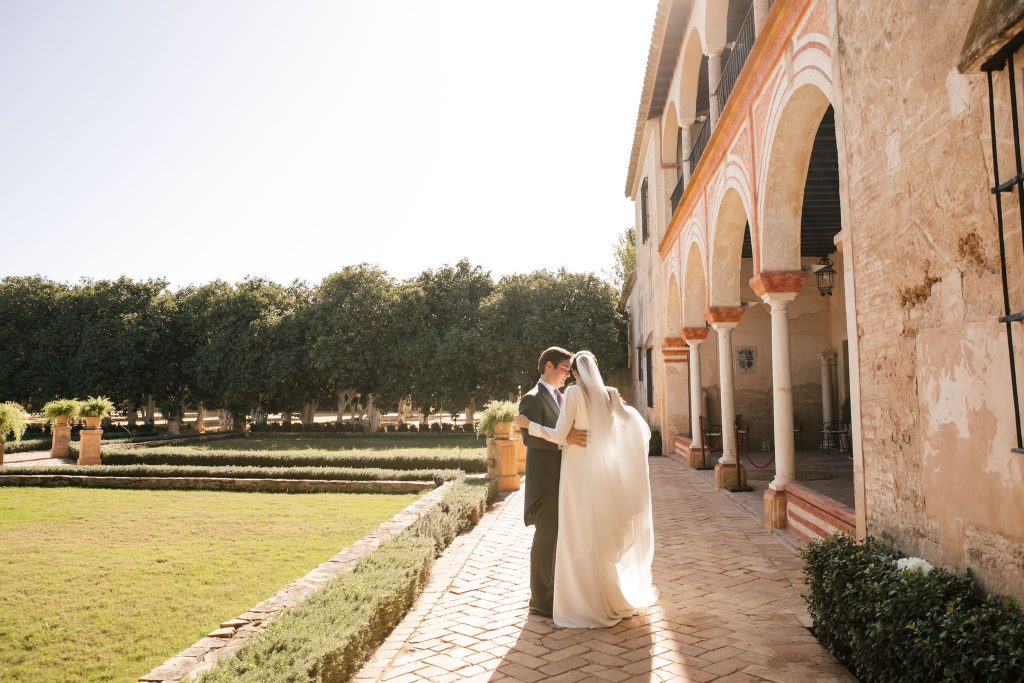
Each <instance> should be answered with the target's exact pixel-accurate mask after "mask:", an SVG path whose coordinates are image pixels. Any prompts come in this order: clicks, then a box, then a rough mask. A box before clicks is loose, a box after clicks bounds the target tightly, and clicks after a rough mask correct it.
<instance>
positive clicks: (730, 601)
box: [355, 458, 855, 683]
mask: <svg viewBox="0 0 1024 683" xmlns="http://www.w3.org/2000/svg"><path fill="white" fill-rule="evenodd" d="M650 463H651V480H652V488H653V496H654V514H655V537H656V541H657V551H656V553H655V562H654V572H655V582H656V584H657V585H658V587H659V588H660V589H661V599H660V601H659V604H658V605H657V606H655V607H654V608H652V609H651V610H649V611H648V613H647V614H646V615H643V616H638V617H634V618H632V619H629V620H627V621H623V622H621V623H619V624H618V625H617V626H615V627H613V628H608V629H594V630H587V629H559V628H556V627H555V626H554V624H552V622H551V620H550V619H545V618H542V617H538V616H536V615H528V614H527V609H526V604H527V599H528V597H529V578H528V577H529V573H528V564H529V547H530V539H531V536H532V533H533V530H532V527H531V528H527V527H524V526H523V524H522V491H519V492H516V493H513V494H511V495H510V496H508V497H507V498H506V499H505V500H503V501H501V502H499V503H498V504H497V505H496V506H495V508H494V510H493V511H492V512H490V513H489V514H488V515H486V516H485V517H484V519H483V521H482V522H481V523H480V525H479V526H477V528H476V529H474V530H473V531H472V532H471V533H469V534H467V535H465V536H462V537H460V538H458V539H456V541H455V543H453V544H452V545H451V546H450V547H449V549H448V550H447V551H446V552H445V554H444V556H443V557H442V558H441V559H440V560H439V561H438V563H437V564H436V565H435V567H434V571H433V575H432V578H431V581H430V584H429V585H428V586H427V589H426V591H425V592H424V594H423V595H422V596H421V597H420V599H419V601H418V602H417V603H416V605H415V606H414V607H413V610H412V611H411V612H410V613H409V614H408V615H407V616H406V618H405V619H404V620H403V621H402V623H401V624H400V625H399V626H398V628H397V629H395V631H394V633H392V635H391V636H390V637H389V638H388V639H387V640H386V641H385V643H384V644H383V645H382V646H381V648H380V649H379V650H378V652H377V654H376V656H375V657H374V659H372V660H371V661H370V662H369V663H367V665H366V666H365V667H364V668H363V670H362V671H360V672H359V674H358V675H357V676H356V678H355V680H356V681H359V682H361V683H367V682H369V681H387V682H388V683H413V682H414V681H431V682H432V683H446V682H447V681H481V682H482V681H526V682H527V683H532V682H533V681H584V680H594V681H712V680H720V681H756V680H769V681H854V680H855V679H854V678H853V677H852V676H851V675H850V674H849V673H848V672H847V671H846V669H844V668H843V667H842V666H841V665H840V664H839V663H838V662H836V661H835V659H833V657H832V656H831V655H830V654H828V653H827V652H826V651H825V649H824V648H822V647H821V646H820V645H819V644H818V643H817V641H815V640H814V637H813V636H811V634H810V632H809V631H808V630H807V629H806V628H805V626H806V625H808V624H809V619H808V617H807V613H806V610H805V608H804V605H803V602H802V599H801V597H800V590H801V588H802V580H801V573H800V566H801V564H800V559H799V558H798V557H797V556H796V555H795V554H794V553H793V551H792V550H791V549H789V548H788V547H786V546H785V545H783V544H782V543H781V542H780V541H779V540H778V539H777V538H776V537H775V536H773V535H772V534H770V533H767V532H765V531H764V530H762V528H761V526H760V524H759V522H758V521H756V520H755V519H753V518H752V517H751V516H750V515H749V514H748V513H747V512H745V511H744V510H742V509H741V508H740V507H739V506H737V505H736V504H735V503H734V502H732V500H730V499H729V497H728V496H726V495H723V494H721V493H718V492H716V491H714V489H713V488H712V487H711V486H710V485H708V483H707V482H705V481H704V480H703V479H701V478H700V477H698V476H697V474H696V473H695V472H694V471H692V470H689V469H687V468H686V467H685V466H683V465H680V464H679V463H678V462H675V461H673V460H670V459H669V458H653V459H651V461H650Z"/></svg>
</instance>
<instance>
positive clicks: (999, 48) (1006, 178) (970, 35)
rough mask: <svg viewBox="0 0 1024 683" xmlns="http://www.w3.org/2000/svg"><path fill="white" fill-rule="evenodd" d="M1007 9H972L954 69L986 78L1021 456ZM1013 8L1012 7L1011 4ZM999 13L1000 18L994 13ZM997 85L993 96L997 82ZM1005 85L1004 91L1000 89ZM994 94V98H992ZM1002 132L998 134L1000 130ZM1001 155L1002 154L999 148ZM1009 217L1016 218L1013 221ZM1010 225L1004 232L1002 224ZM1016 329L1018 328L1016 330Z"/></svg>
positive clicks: (1022, 207) (1023, 202) (1016, 140)
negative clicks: (1000, 119) (1008, 202)
mask: <svg viewBox="0 0 1024 683" xmlns="http://www.w3.org/2000/svg"><path fill="white" fill-rule="evenodd" d="M1003 4H1005V5H1006V7H1010V6H1011V3H993V2H979V3H977V7H976V8H975V12H974V18H973V19H972V21H971V25H970V27H969V28H968V30H967V37H966V38H965V39H964V47H963V51H962V52H961V53H960V61H959V63H958V65H957V66H958V68H959V70H960V72H961V73H969V72H973V71H978V70H980V71H982V72H984V73H985V75H986V76H987V78H988V115H989V128H990V131H991V136H992V179H993V185H992V189H991V192H992V194H993V195H994V197H995V203H996V229H997V234H998V238H999V262H1000V266H1001V270H1002V285H1003V287H1002V290H1003V291H1002V295H1003V315H1002V316H1000V317H999V322H1000V323H1002V324H1003V325H1005V326H1006V344H1007V347H1008V351H1009V355H1010V373H1009V374H1010V377H1009V380H1010V390H1011V392H1012V394H1013V412H1014V415H1013V417H1014V420H1015V422H1016V427H1017V447H1016V448H1014V449H1013V452H1014V453H1020V454H1022V455H1024V435H1022V433H1021V412H1020V396H1019V387H1018V378H1017V367H1016V359H1015V357H1014V356H1015V353H1016V351H1015V347H1014V344H1013V333H1014V329H1015V327H1018V326H1019V325H1020V323H1021V322H1024V310H1017V311H1016V312H1015V311H1014V310H1013V309H1014V308H1019V303H1015V302H1013V300H1011V297H1010V291H1011V290H1010V283H1013V284H1017V283H1019V282H1020V281H1021V279H1020V274H1019V273H1016V274H1008V273H1007V262H1006V259H1007V254H1019V253H1020V251H1019V247H1018V246H1017V244H1016V240H1008V239H1007V237H1008V235H1009V236H1011V237H1012V235H1013V233H1015V232H1017V233H1018V234H1020V236H1021V239H1022V240H1024V233H1021V232H1020V230H1021V228H1024V162H1022V160H1021V146H1020V143H1021V138H1020V120H1019V113H1018V109H1019V107H1018V104H1017V103H1018V101H1019V100H1018V97H1017V77H1018V73H1017V71H1018V69H1017V67H1016V66H1014V57H1015V56H1019V55H1015V54H1014V53H1015V52H1017V51H1018V50H1020V49H1021V46H1022V45H1024V32H1021V31H1020V28H1019V26H1018V16H1019V12H1018V11H1017V9H1018V8H1016V7H1014V10H1013V11H1006V8H1004V7H1003ZM1013 4H1014V5H1016V3H1013ZM994 7H998V8H999V9H1000V11H999V12H993V11H992V10H993V8H994ZM997 78H998V80H999V81H1002V82H1001V83H1000V84H999V89H998V91H997V90H996V85H995V82H996V80H997ZM1004 83H1005V85H1003V84H1004ZM997 93H998V94H997ZM997 98H998V99H999V103H1001V104H1002V105H1003V106H1004V107H1006V108H1007V109H1009V112H1010V117H1011V126H1010V130H1006V125H1005V124H1003V125H1002V126H997V125H996V123H997V116H996V111H997V109H998V108H999V107H998V104H999V103H997ZM1000 128H1001V129H1000ZM999 140H1003V141H1004V144H1005V141H1006V140H1010V141H1011V142H1012V147H1011V148H1010V150H1011V154H1009V155H1007V156H1009V157H1011V159H1010V161H1011V162H1012V163H1007V160H1006V159H1005V158H1004V160H1003V168H1002V169H1001V168H1000V165H999V144H1000V143H999V142H998V141H999ZM1004 149H1005V148H1004ZM1004 194H1006V195H1009V196H1010V197H1013V195H1016V196H1017V211H1016V212H1013V211H1012V209H1011V210H1008V211H1007V214H1006V215H1004V214H1003V195H1004ZM1013 213H1018V214H1019V215H1018V216H1017V217H1016V218H1014V217H1013ZM1007 222H1009V223H1010V225H1009V226H1007V225H1006V223H1007ZM1018 329H1019V327H1018Z"/></svg>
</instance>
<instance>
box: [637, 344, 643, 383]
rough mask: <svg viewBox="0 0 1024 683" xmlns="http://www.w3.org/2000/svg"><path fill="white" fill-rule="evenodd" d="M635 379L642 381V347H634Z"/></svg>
mask: <svg viewBox="0 0 1024 683" xmlns="http://www.w3.org/2000/svg"><path fill="white" fill-rule="evenodd" d="M636 381H637V382H643V381H644V347H642V346H638V347H636Z"/></svg>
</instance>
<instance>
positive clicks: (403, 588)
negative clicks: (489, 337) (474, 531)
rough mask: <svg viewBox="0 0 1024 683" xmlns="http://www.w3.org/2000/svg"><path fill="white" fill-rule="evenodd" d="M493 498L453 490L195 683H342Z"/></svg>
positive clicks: (490, 491)
mask: <svg viewBox="0 0 1024 683" xmlns="http://www.w3.org/2000/svg"><path fill="white" fill-rule="evenodd" d="M496 494H497V487H496V486H495V482H494V481H493V480H483V481H473V482H468V481H460V482H458V483H456V484H455V485H454V486H453V487H452V489H451V490H450V491H448V493H447V494H446V495H445V497H444V498H443V500H442V503H441V505H440V506H439V507H438V508H435V509H434V510H433V511H432V512H431V513H429V514H428V515H426V516H424V517H423V518H421V519H420V520H419V521H418V522H417V523H416V524H414V525H413V526H412V527H410V528H409V529H408V530H407V531H405V532H403V533H402V534H399V535H398V536H397V537H395V538H394V539H393V540H391V541H389V542H387V543H384V544H382V545H381V546H380V547H379V548H378V549H377V550H375V551H373V552H372V553H370V554H369V555H367V556H366V557H364V558H363V559H362V560H360V561H359V563H358V564H357V565H356V568H355V569H354V570H352V572H350V573H347V574H343V575H341V576H338V577H336V578H335V579H333V580H332V581H331V582H330V583H328V584H327V586H326V587H325V588H324V589H323V590H321V591H319V592H318V593H315V594H314V595H312V596H310V597H309V598H308V599H306V600H304V601H303V602H301V603H299V604H298V605H296V606H295V607H293V608H291V609H289V610H285V611H284V612H283V613H281V614H280V615H279V616H278V617H276V618H275V619H274V620H273V621H272V622H270V624H269V625H268V626H267V628H266V630H264V631H263V632H262V633H259V634H257V635H255V636H253V638H252V640H250V641H249V643H247V644H246V645H245V646H243V647H242V649H241V650H239V652H238V654H237V655H236V656H235V657H233V658H231V659H228V660H226V661H224V662H221V663H220V664H219V665H218V666H217V667H215V668H214V669H213V670H212V671H210V672H209V673H207V674H205V675H203V676H200V677H199V678H198V679H197V682H198V683H234V682H237V681H310V682H312V681H323V682H327V683H335V682H341V681H348V680H349V679H351V678H352V676H354V675H355V673H356V672H357V671H359V668H360V667H361V666H362V665H363V664H364V663H365V662H366V661H367V660H368V659H369V658H370V657H371V656H372V655H373V653H374V651H376V649H377V647H379V646H380V644H381V643H382V642H384V639H385V638H386V637H387V635H388V634H389V633H391V631H392V630H393V629H394V628H395V626H397V625H398V623H399V622H400V621H401V620H402V617H404V616H405V614H406V612H408V611H409V609H410V608H411V607H412V605H413V602H414V601H415V600H416V597H417V596H418V595H419V594H420V592H422V590H423V587H424V586H425V585H426V582H427V579H428V577H429V575H430V568H431V566H432V565H433V562H434V558H435V556H436V555H437V554H439V553H440V551H441V550H443V548H444V547H445V546H447V545H448V543H450V542H451V539H452V538H454V537H455V535H454V534H451V535H450V537H449V533H450V530H451V529H458V530H460V531H462V530H466V529H469V528H472V527H473V525H475V524H476V522H477V521H479V518H480V517H479V515H480V513H481V511H482V510H484V509H485V508H486V505H487V503H488V502H489V501H491V500H493V499H494V496H495V495H496ZM440 539H447V540H446V541H445V542H444V545H439V540H440Z"/></svg>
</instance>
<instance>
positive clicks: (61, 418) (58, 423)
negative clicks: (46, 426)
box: [53, 415, 68, 427]
mask: <svg viewBox="0 0 1024 683" xmlns="http://www.w3.org/2000/svg"><path fill="white" fill-rule="evenodd" d="M67 423H68V416H67V415H58V416H57V417H55V418H53V426H54V427H64V426H66V425H67Z"/></svg>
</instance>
